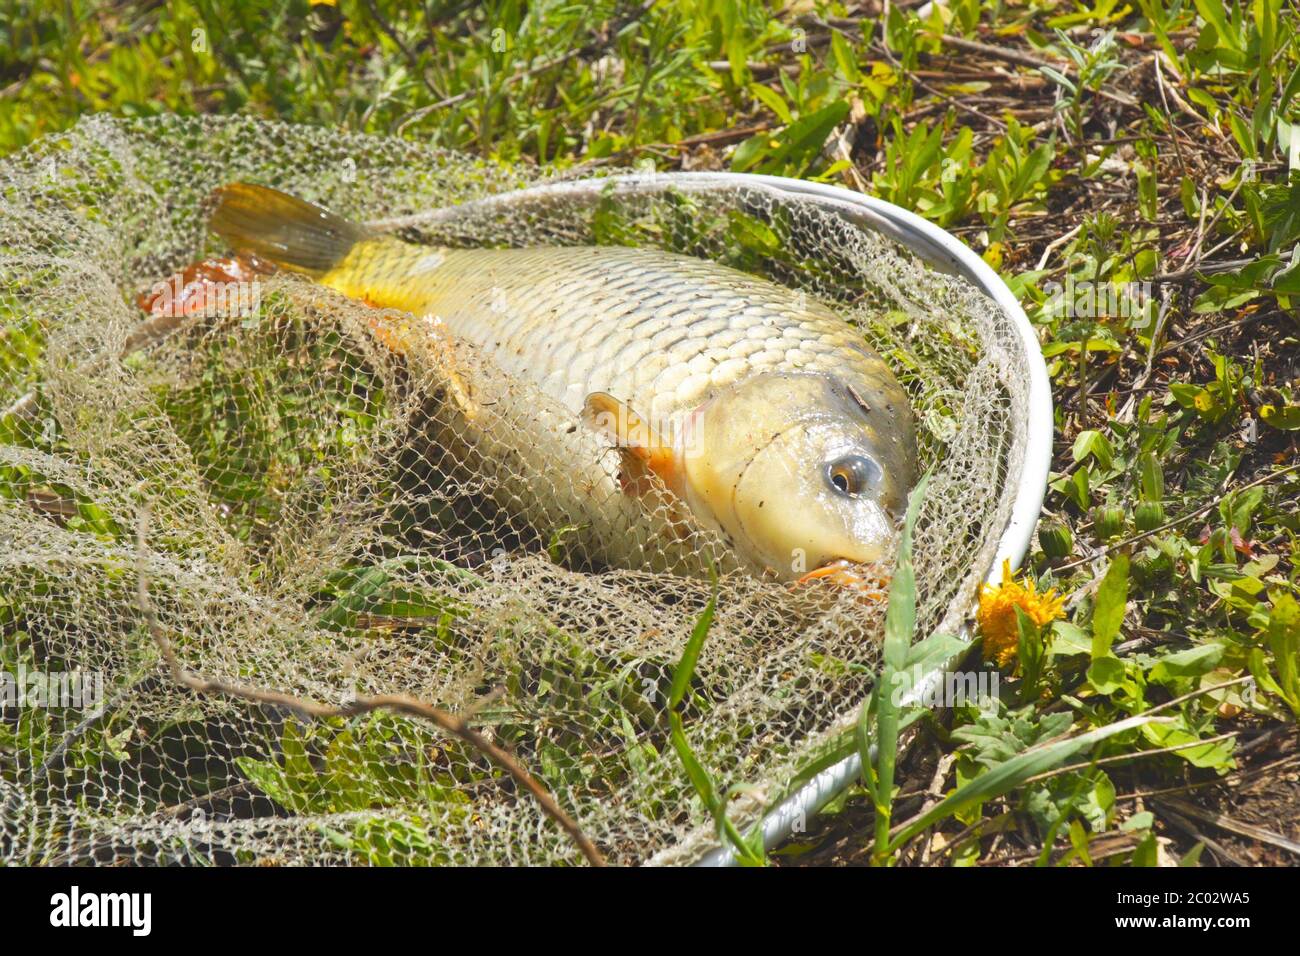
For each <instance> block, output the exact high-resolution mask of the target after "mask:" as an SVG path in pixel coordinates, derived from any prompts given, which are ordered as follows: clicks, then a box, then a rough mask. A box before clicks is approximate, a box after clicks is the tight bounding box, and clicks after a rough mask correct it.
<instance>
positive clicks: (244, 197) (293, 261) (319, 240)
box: [210, 183, 369, 278]
mask: <svg viewBox="0 0 1300 956" xmlns="http://www.w3.org/2000/svg"><path fill="white" fill-rule="evenodd" d="M215 195H216V197H217V208H216V211H215V212H214V213H213V214H212V219H211V221H210V226H211V228H212V231H213V232H215V233H216V234H217V235H219V236H221V237H222V238H223V239H225V240H226V241H227V242H229V243H230V245H231V246H232V247H233V248H234V250H235V251H236V252H240V253H251V254H252V255H255V256H258V257H259V258H261V259H265V260H266V261H268V262H273V263H275V264H276V265H278V266H281V267H283V268H285V269H291V270H293V271H294V272H305V273H307V274H308V275H310V276H315V277H317V278H319V277H320V276H322V275H324V274H325V273H327V272H329V271H330V269H332V268H333V267H334V266H335V265H337V264H338V263H339V262H340V261H342V259H343V258H344V256H346V255H347V254H348V251H349V250H350V249H351V248H352V247H353V246H354V245H355V244H356V243H358V242H360V241H361V240H362V239H365V238H367V237H368V236H369V233H368V232H367V231H366V229H365V228H364V227H363V226H361V225H359V224H357V223H354V222H350V221H349V220H347V219H344V218H343V217H342V216H338V215H335V214H334V213H332V212H330V211H329V210H327V209H322V208H321V207H320V206H316V205H313V204H312V203H309V202H306V201H305V200H302V199H298V198H296V197H294V196H290V195H289V194H287V193H282V192H280V191H279V190H278V189H271V188H270V187H269V186H258V185H255V184H253V183H231V184H230V185H229V186H222V187H221V188H220V189H218V190H217V191H216V193H215Z"/></svg>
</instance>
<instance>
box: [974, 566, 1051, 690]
mask: <svg viewBox="0 0 1300 956" xmlns="http://www.w3.org/2000/svg"><path fill="white" fill-rule="evenodd" d="M1016 608H1020V609H1021V610H1022V611H1024V612H1025V613H1026V614H1027V615H1029V618H1030V620H1032V621H1033V622H1034V623H1035V624H1036V625H1038V626H1039V627H1043V626H1045V625H1047V624H1050V623H1051V622H1052V621H1055V620H1056V619H1057V618H1061V617H1065V598H1064V597H1058V596H1057V594H1056V591H1055V589H1052V590H1049V591H1046V592H1044V593H1042V594H1039V593H1038V592H1037V590H1035V588H1034V582H1033V581H1031V580H1028V579H1026V580H1025V583H1024V584H1022V583H1020V582H1019V581H1017V580H1016V579H1015V576H1014V575H1012V573H1011V562H1010V561H1003V562H1002V583H1000V584H997V585H991V584H985V585H984V586H983V587H981V588H980V606H979V611H978V613H977V614H976V615H975V620H976V621H977V622H978V624H979V629H980V635H981V636H982V637H983V639H984V656H985V657H986V658H992V659H993V660H995V661H997V664H998V666H999V667H1005V666H1007V665H1008V664H1010V663H1011V662H1012V661H1014V660H1015V659H1016V652H1017V650H1018V649H1019V645H1020V629H1019V627H1018V626H1017V624H1016Z"/></svg>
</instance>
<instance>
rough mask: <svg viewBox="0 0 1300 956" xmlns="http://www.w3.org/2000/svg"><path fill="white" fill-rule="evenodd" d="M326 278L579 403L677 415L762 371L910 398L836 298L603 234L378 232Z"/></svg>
mask: <svg viewBox="0 0 1300 956" xmlns="http://www.w3.org/2000/svg"><path fill="white" fill-rule="evenodd" d="M431 255H436V256H437V257H438V259H437V261H436V265H431V264H430V256H431ZM320 281H321V282H322V283H323V284H324V285H326V286H329V287H330V288H333V289H336V290H337V291H339V292H341V293H343V294H345V295H348V296H352V297H355V298H363V299H366V300H367V301H370V302H373V303H375V304H377V305H384V306H389V307H392V308H397V309H401V310H403V311H407V312H410V313H412V314H414V315H416V316H421V317H437V318H438V319H439V320H441V322H442V323H443V324H444V326H445V327H446V329H447V330H448V331H449V332H450V333H451V334H452V335H453V336H455V337H456V338H459V339H462V340H464V341H467V342H470V343H472V344H473V345H475V346H476V347H477V348H479V349H480V350H482V351H483V352H484V353H486V354H487V355H488V356H489V357H491V359H492V360H493V361H494V362H495V363H496V364H497V365H498V366H499V367H500V368H502V369H503V370H504V371H506V372H508V373H510V374H512V375H516V376H519V377H521V378H525V379H529V380H532V381H534V382H536V383H537V384H538V385H539V386H540V387H541V388H542V389H543V390H544V391H545V392H546V393H547V394H548V395H549V396H550V397H552V398H554V399H556V400H557V401H559V402H561V403H563V404H564V405H565V406H567V407H568V408H570V409H572V410H573V411H574V412H575V413H576V412H578V411H579V410H580V409H581V407H582V404H583V401H584V400H585V398H586V396H587V395H589V394H591V393H592V392H608V393H610V394H612V395H615V396H617V397H618V398H620V399H621V400H623V401H625V402H627V403H629V405H631V406H632V407H633V408H635V409H636V410H637V411H638V412H640V413H641V414H643V415H647V416H650V417H652V418H656V419H659V418H673V417H676V416H678V415H680V414H681V413H682V412H683V411H686V410H689V409H691V408H694V407H696V406H698V405H699V404H701V403H702V402H703V401H705V400H706V399H707V397H708V396H709V394H710V393H711V392H712V391H714V390H716V389H718V388H721V387H724V386H727V385H730V384H732V383H735V382H738V381H741V380H743V379H744V378H745V377H747V376H748V375H751V374H753V373H754V372H756V371H763V370H768V371H771V370H785V371H804V372H825V373H832V374H836V375H839V376H841V377H842V378H845V379H846V380H847V381H850V382H853V383H855V385H856V387H858V388H859V390H860V391H862V392H863V393H864V394H872V395H874V396H875V397H876V399H877V400H878V401H879V404H880V405H881V406H882V407H886V406H893V407H895V408H897V407H901V406H904V405H905V403H906V399H905V396H904V395H903V393H902V391H901V389H899V388H898V387H897V385H895V384H894V383H893V380H892V376H891V375H890V373H889V371H888V369H887V367H886V366H885V364H884V362H883V360H881V359H880V357H879V356H877V355H876V354H875V353H874V352H873V351H872V350H871V349H870V348H868V347H867V346H866V344H865V343H864V342H863V341H862V339H861V336H860V334H859V333H858V332H857V331H855V330H854V329H853V328H852V327H851V326H849V325H847V324H846V323H845V322H844V321H843V320H842V319H841V318H839V317H838V316H837V315H835V313H834V312H832V311H831V310H830V309H828V308H826V307H825V306H823V305H821V304H820V303H818V302H817V301H815V300H813V299H809V298H807V297H801V296H800V295H798V294H797V293H795V292H792V291H791V290H789V289H786V288H784V287H782V286H779V285H776V284H775V283H772V282H768V281H766V280H763V279H759V278H756V277H754V276H750V275H748V274H746V273H743V272H740V271H738V270H735V269H731V268H728V267H726V266H722V265H718V264H715V263H712V262H707V261H705V260H701V259H696V258H694V257H692V256H686V255H680V254H676V253H670V252H663V251H660V250H654V249H639V248H625V247H604V246H601V247H594V246H585V247H557V248H536V249H441V250H437V251H436V252H431V250H429V249H428V248H423V247H415V246H409V245H407V244H404V243H399V242H396V241H394V240H390V239H374V240H369V241H364V242H361V243H358V244H357V245H356V246H355V247H354V248H353V250H352V251H351V252H350V253H349V254H348V255H347V257H346V258H345V259H344V260H343V261H342V262H340V263H339V265H338V266H337V267H336V268H334V269H332V270H331V271H329V272H327V273H326V274H325V275H323V276H322V277H321V279H320ZM870 400H871V399H870V398H868V401H870ZM899 424H900V425H901V424H902V423H901V422H900V423H899Z"/></svg>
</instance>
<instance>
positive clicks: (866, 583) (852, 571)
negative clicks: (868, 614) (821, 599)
mask: <svg viewBox="0 0 1300 956" xmlns="http://www.w3.org/2000/svg"><path fill="white" fill-rule="evenodd" d="M813 581H829V582H830V583H832V584H834V585H836V586H838V587H842V588H846V589H848V590H851V591H856V592H858V593H860V594H862V595H863V596H864V597H867V598H869V599H870V600H873V601H883V600H885V599H886V598H887V597H888V595H889V575H887V574H883V573H881V571H880V568H879V566H877V565H874V564H862V563H860V562H857V561H850V560H849V559H848V558H832V559H831V560H830V561H827V562H826V563H825V564H823V565H821V566H820V567H817V568H813V569H812V570H811V571H809V572H808V573H807V574H804V575H803V576H802V577H799V578H796V579H795V584H811V583H812V582H813Z"/></svg>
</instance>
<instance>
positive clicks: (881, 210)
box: [462, 172, 1053, 866]
mask: <svg viewBox="0 0 1300 956" xmlns="http://www.w3.org/2000/svg"><path fill="white" fill-rule="evenodd" d="M611 181H612V182H614V183H615V184H616V186H615V188H617V189H625V190H629V191H637V190H638V189H645V188H652V189H662V188H663V187H664V186H665V185H671V186H673V187H677V188H681V189H687V190H699V189H704V190H708V189H713V188H716V189H735V188H737V187H744V186H746V185H762V186H766V187H768V188H771V189H775V190H779V191H781V192H783V193H786V194H789V195H792V196H797V197H798V198H799V199H801V200H802V201H805V202H811V203H815V204H817V205H819V206H823V207H825V208H827V209H829V210H832V211H835V212H837V213H839V214H840V215H843V216H846V217H847V218H849V219H851V220H852V221H853V222H854V223H855V224H856V225H858V226H860V227H861V228H864V229H870V230H873V231H875V232H879V233H881V234H882V235H884V236H886V237H887V238H889V239H892V240H894V241H895V242H898V243H900V244H902V245H904V246H906V247H907V248H908V249H910V250H911V251H912V252H913V253H915V254H916V255H917V256H918V257H919V258H921V259H922V260H924V261H925V262H926V263H927V264H929V265H930V266H932V267H933V268H936V269H938V270H939V271H941V272H945V273H948V274H951V275H957V276H960V277H961V278H963V279H965V280H967V281H968V282H970V283H971V284H972V285H974V286H975V287H976V288H977V289H979V290H980V291H981V292H983V293H984V294H985V295H987V296H988V297H989V298H990V299H992V300H993V301H994V303H996V304H997V306H998V308H999V309H1000V310H1001V311H1002V313H1003V315H1004V316H1005V318H1006V319H1007V321H1008V323H1009V324H1010V325H1011V326H1012V327H1013V328H1014V329H1015V331H1016V336H1017V341H1018V342H1019V345H1020V348H1021V350H1022V353H1023V354H1022V356H1021V358H1022V359H1023V361H1024V367H1025V369H1026V370H1027V371H1028V376H1029V381H1028V382H1027V383H1025V384H1026V408H1025V411H1026V414H1025V416H1024V420H1023V423H1022V425H1023V428H1024V434H1023V436H1022V441H1023V448H1024V454H1023V456H1022V458H1021V466H1020V471H1019V474H1014V475H1008V476H1007V482H1008V484H1010V485H1013V486H1014V487H1015V496H1014V501H1013V504H1012V508H1011V514H1010V517H1009V518H1008V521H1007V524H1006V527H1004V528H1003V529H1002V534H1001V537H1000V538H999V540H998V546H997V550H996V551H995V553H994V555H993V559H992V561H991V562H990V565H989V567H988V568H987V569H986V572H985V574H984V580H985V581H986V582H988V583H989V584H997V583H999V582H1000V581H1001V580H1002V575H1003V569H1004V567H1008V566H1009V567H1010V568H1011V569H1012V570H1013V571H1014V570H1015V569H1017V568H1019V567H1020V565H1021V563H1022V561H1023V560H1024V558H1025V555H1026V554H1028V553H1029V546H1030V542H1031V539H1032V537H1033V533H1034V527H1035V525H1036V524H1037V523H1038V516H1039V513H1040V512H1041V511H1042V507H1043V499H1044V497H1045V495H1046V493H1047V479H1048V474H1049V472H1050V470H1051V464H1052V435H1053V423H1052V422H1053V416H1052V390H1051V385H1050V380H1049V378H1048V375H1047V363H1046V361H1045V360H1044V358H1043V352H1042V347H1041V344H1040V343H1039V341H1038V334H1037V332H1035V330H1034V327H1033V325H1032V324H1031V323H1030V321H1029V317H1028V316H1027V315H1026V314H1025V310H1024V309H1023V308H1021V306H1020V302H1019V300H1018V299H1016V296H1015V293H1013V292H1012V291H1011V288H1010V287H1009V286H1008V285H1007V284H1006V283H1005V282H1004V281H1002V278H1001V277H1000V276H999V275H998V274H997V273H996V272H995V271H994V270H993V269H992V267H990V266H989V264H988V263H987V262H985V261H984V260H983V259H982V258H980V256H979V255H977V254H976V253H975V251H974V250H973V249H971V248H970V247H969V246H968V245H966V244H965V243H964V242H962V241H961V240H960V239H958V238H957V237H956V236H954V235H952V234H951V233H949V232H947V231H945V230H943V229H941V228H939V227H938V226H936V225H934V224H933V223H931V222H929V221H927V220H925V219H923V218H921V217H920V216H918V215H916V214H915V213H912V212H909V211H907V210H906V209H903V208H902V207H901V206H896V205H894V204H893V203H891V202H886V201H885V200H883V199H877V198H875V197H873V196H866V195H863V194H862V193H856V192H853V191H851V190H848V189H844V188H843V187H840V186H834V185H830V184H827V183H813V182H807V181H804V180H798V179H790V178H787V177H784V176H766V175H759V174H749V173H727V172H687V173H673V172H670V173H652V174H647V175H630V176H616V177H603V178H599V179H583V180H572V181H567V182H559V183H547V184H544V185H541V186H534V187H530V188H528V189H524V190H520V191H518V192H514V193H504V194H500V195H497V196H493V197H491V198H490V199H487V200H481V202H485V203H498V202H502V203H508V202H510V201H512V200H517V199H519V198H521V196H523V195H524V194H527V195H529V196H534V197H536V196H545V195H556V196H561V195H570V196H573V195H588V194H591V193H597V192H599V191H601V190H604V189H608V188H609V187H610V183H611ZM462 211H463V210H462ZM959 636H961V637H962V638H963V639H964V640H966V641H967V642H969V639H970V633H969V631H966V632H964V633H963V634H961V635H959ZM964 654H965V650H964V649H963V650H962V651H959V652H958V653H957V654H956V655H954V657H953V658H952V659H950V660H948V661H944V662H942V664H941V665H940V666H938V667H936V668H935V669H934V670H933V671H931V672H930V673H928V674H926V675H925V676H924V677H923V678H922V680H921V681H920V682H919V683H918V684H917V686H916V687H914V688H913V690H912V692H911V693H910V694H909V695H908V696H909V697H911V698H916V699H922V698H923V696H924V695H925V693H926V691H927V690H928V689H929V688H930V687H931V685H932V684H933V682H934V681H936V680H941V679H942V675H943V673H944V671H946V670H948V669H949V668H950V667H952V666H955V663H956V661H957V660H958V659H959V658H960V657H962V656H964ZM860 770H861V758H860V757H859V755H858V754H856V753H855V754H853V755H851V756H849V757H846V758H844V759H843V760H841V761H839V762H838V763H836V764H833V765H832V766H830V767H828V768H826V769H825V770H823V771H821V772H820V773H818V774H816V775H815V776H814V777H813V778H812V779H810V780H809V781H808V782H807V783H805V784H804V785H803V786H802V787H800V788H799V789H798V790H796V791H795V792H794V793H793V794H791V795H790V796H789V797H788V798H787V799H786V800H784V801H783V802H782V803H780V804H779V805H778V806H777V807H776V808H775V809H773V810H772V811H771V812H770V813H768V814H767V815H766V816H765V817H764V818H763V824H762V826H763V844H764V846H765V847H766V848H767V849H769V850H770V849H773V848H775V847H776V846H778V845H779V844H781V843H782V842H784V841H785V840H786V839H787V838H788V837H789V836H790V835H791V833H792V832H793V827H794V825H795V823H796V821H801V820H806V819H808V818H809V817H812V816H814V815H815V814H817V813H818V812H819V811H820V810H821V809H822V807H824V806H825V805H826V804H827V803H828V802H829V801H830V800H832V799H833V798H834V797H835V796H836V795H838V794H839V793H841V792H842V791H843V790H844V788H845V787H847V786H848V785H849V784H850V783H851V782H852V781H853V780H855V779H857V777H858V774H859V772H860ZM675 849H676V848H669V849H668V850H665V851H664V852H662V853H660V854H657V855H656V857H654V858H652V859H651V860H650V861H649V862H650V863H651V864H653V863H655V862H657V861H659V860H660V859H663V858H667V857H671V856H673V855H674V852H675ZM735 862H736V859H735V856H734V854H733V853H732V852H731V850H730V848H728V847H725V846H721V847H717V848H715V849H714V850H713V851H711V852H709V853H708V854H706V855H705V856H703V857H702V858H701V859H700V860H699V864H698V865H701V866H728V865H733V864H734V863H735Z"/></svg>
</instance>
